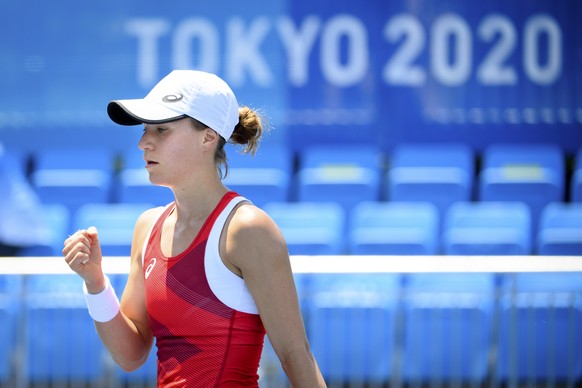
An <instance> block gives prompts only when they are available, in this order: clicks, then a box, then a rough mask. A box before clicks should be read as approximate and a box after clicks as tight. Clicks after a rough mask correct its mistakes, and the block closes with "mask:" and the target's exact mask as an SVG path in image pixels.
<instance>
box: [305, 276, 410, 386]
mask: <svg viewBox="0 0 582 388" xmlns="http://www.w3.org/2000/svg"><path fill="white" fill-rule="evenodd" d="M309 287H310V293H309V294H310V295H311V298H309V299H308V300H306V302H305V304H306V307H305V308H306V321H307V332H308V336H309V341H310V345H311V349H312V351H313V354H314V356H315V358H316V360H317V362H318V364H319V366H320V368H321V372H322V374H323V376H324V378H325V379H326V381H327V382H328V384H332V385H333V384H337V386H348V385H346V384H350V383H351V384H353V385H350V386H354V385H355V384H361V385H362V386H365V385H364V384H365V383H367V384H370V385H371V386H374V384H378V385H379V386H382V385H381V384H386V383H388V382H389V381H390V377H391V376H393V370H392V369H393V363H394V360H395V353H396V351H395V349H396V347H395V342H396V335H395V332H396V321H397V319H396V316H397V309H398V296H399V290H400V275H398V274H318V275H317V276H314V277H313V278H312V279H311V282H310V283H309ZM342 383H343V384H344V385H341V384H342ZM332 385H330V386H332ZM334 386H335V385H334Z"/></svg>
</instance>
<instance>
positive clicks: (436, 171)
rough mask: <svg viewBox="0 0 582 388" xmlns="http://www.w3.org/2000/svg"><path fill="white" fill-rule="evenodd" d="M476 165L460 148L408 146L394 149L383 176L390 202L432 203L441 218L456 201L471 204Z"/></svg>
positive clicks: (464, 148)
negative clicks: (384, 176)
mask: <svg viewBox="0 0 582 388" xmlns="http://www.w3.org/2000/svg"><path fill="white" fill-rule="evenodd" d="M474 165H475V161H474V154H473V150H472V149H471V148H470V147H469V146H467V145H463V144H422V145H420V144H419V145H416V144H408V145H401V146H397V147H396V148H395V149H394V152H393V153H392V156H391V158H390V162H389V168H388V170H387V172H386V182H385V184H386V186H387V193H388V199H389V200H391V201H422V202H431V203H433V204H434V205H435V206H436V207H437V208H438V210H439V216H441V217H442V216H443V215H444V212H445V211H446V210H447V209H448V207H449V206H450V205H451V204H453V203H455V202H457V201H470V200H471V196H472V192H473V182H474V174H475V172H474V169H475V166H474Z"/></svg>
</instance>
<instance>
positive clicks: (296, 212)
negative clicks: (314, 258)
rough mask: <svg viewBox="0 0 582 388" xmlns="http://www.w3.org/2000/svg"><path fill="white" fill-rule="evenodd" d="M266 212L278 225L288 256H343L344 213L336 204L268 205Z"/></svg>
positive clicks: (282, 203)
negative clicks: (285, 242)
mask: <svg viewBox="0 0 582 388" xmlns="http://www.w3.org/2000/svg"><path fill="white" fill-rule="evenodd" d="M264 209H265V211H266V212H267V213H268V214H269V215H270V216H271V217H272V218H273V220H274V221H275V222H276V223H277V224H278V226H279V228H280V229H281V232H282V233H283V236H284V237H285V240H286V241H287V247H288V249H289V253H290V254H291V255H337V254H343V253H345V223H346V214H345V210H344V209H343V208H342V207H341V206H340V205H338V204H337V203H335V202H321V203H319V202H270V203H267V204H266V205H265V206H264Z"/></svg>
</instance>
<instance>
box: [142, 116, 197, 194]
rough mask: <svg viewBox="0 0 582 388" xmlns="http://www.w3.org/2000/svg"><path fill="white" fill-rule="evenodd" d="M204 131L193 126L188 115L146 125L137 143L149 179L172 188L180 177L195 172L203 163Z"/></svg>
mask: <svg viewBox="0 0 582 388" xmlns="http://www.w3.org/2000/svg"><path fill="white" fill-rule="evenodd" d="M203 136H204V131H199V130H196V129H194V128H193V126H192V121H191V120H190V119H188V118H186V119H182V120H178V121H172V122H169V123H163V124H145V125H144V132H143V135H142V137H141V139H140V141H139V143H138V146H139V148H140V149H141V150H142V151H143V152H144V160H145V163H146V165H145V168H146V170H147V171H148V173H149V177H150V181H151V182H152V183H153V184H156V185H163V186H169V187H173V186H176V185H177V184H179V182H180V179H182V177H183V176H184V174H186V175H192V173H193V172H194V171H193V170H194V169H195V168H196V166H199V165H200V162H201V159H200V158H201V152H200V144H201V141H202V138H203Z"/></svg>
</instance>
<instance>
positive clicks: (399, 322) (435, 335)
mask: <svg viewBox="0 0 582 388" xmlns="http://www.w3.org/2000/svg"><path fill="white" fill-rule="evenodd" d="M400 277H401V275H399V274H341V275H340V274H333V275H331V274H328V275H318V276H314V277H313V278H311V279H310V282H309V285H308V287H309V291H306V294H307V295H309V297H308V298H307V300H306V302H305V309H306V316H307V318H306V320H307V327H308V335H309V337H310V341H311V345H312V349H313V352H314V355H315V357H316V359H317V360H318V363H319V365H320V367H321V369H322V373H323V374H324V376H325V377H326V379H327V380H328V381H330V382H338V383H340V384H341V382H346V381H356V382H360V383H369V384H370V385H375V384H377V385H380V384H383V383H384V384H385V383H386V382H391V381H394V380H392V378H393V377H394V376H395V375H396V376H399V377H400V378H401V379H402V380H403V381H405V382H408V383H411V384H419V386H420V385H421V384H426V385H429V384H432V383H437V382H441V383H442V382H447V383H448V384H447V385H449V384H450V385H455V384H458V385H459V386H461V385H463V384H468V385H470V384H475V383H477V384H479V383H484V382H485V381H486V379H487V378H493V379H496V380H497V381H498V382H502V383H507V384H517V383H520V382H524V381H538V382H539V381H553V382H560V383H574V382H575V381H576V380H579V379H580V378H581V377H582V350H581V349H582V348H581V347H580V345H582V334H581V333H580V332H579V331H578V330H576V329H575V328H576V327H579V325H580V324H582V299H581V296H582V288H581V287H582V282H581V281H582V275H581V274H580V273H568V274H536V273H529V274H525V273H522V274H515V275H511V276H508V277H507V278H504V279H503V281H502V282H501V285H500V286H496V282H497V280H496V279H495V277H494V276H493V275H492V274H484V273H469V274H468V273H457V274H454V273H453V274H451V273H449V274H428V273H419V274H410V275H407V276H405V279H406V280H405V281H404V282H403V281H402V279H400ZM402 283H403V284H404V285H403V286H401V284H402ZM496 293H497V295H498V299H497V297H496V296H495V295H496Z"/></svg>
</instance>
